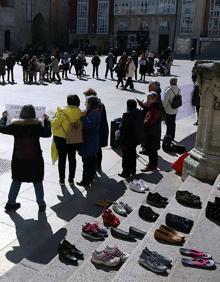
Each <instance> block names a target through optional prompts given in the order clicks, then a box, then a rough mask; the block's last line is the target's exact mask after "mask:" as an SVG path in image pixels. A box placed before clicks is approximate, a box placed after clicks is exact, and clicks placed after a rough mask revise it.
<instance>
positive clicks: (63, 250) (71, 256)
mask: <svg viewBox="0 0 220 282" xmlns="http://www.w3.org/2000/svg"><path fill="white" fill-rule="evenodd" d="M58 253H59V257H60V259H61V260H63V261H65V262H68V263H71V264H74V265H77V264H78V260H83V259H84V255H83V253H82V252H81V251H80V250H79V249H77V248H76V246H75V245H72V244H71V243H70V242H68V241H67V240H65V239H64V240H62V241H61V243H60V244H59V246H58Z"/></svg>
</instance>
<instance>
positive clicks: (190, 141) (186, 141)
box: [178, 132, 196, 151]
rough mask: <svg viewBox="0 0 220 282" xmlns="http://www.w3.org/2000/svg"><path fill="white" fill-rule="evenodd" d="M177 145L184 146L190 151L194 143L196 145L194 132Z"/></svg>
mask: <svg viewBox="0 0 220 282" xmlns="http://www.w3.org/2000/svg"><path fill="white" fill-rule="evenodd" d="M178 143H179V144H181V145H183V146H185V147H186V149H187V151H190V150H192V149H193V148H194V147H195V143H196V132H194V133H192V134H191V135H189V136H187V137H186V138H184V139H183V140H181V141H180V142H178Z"/></svg>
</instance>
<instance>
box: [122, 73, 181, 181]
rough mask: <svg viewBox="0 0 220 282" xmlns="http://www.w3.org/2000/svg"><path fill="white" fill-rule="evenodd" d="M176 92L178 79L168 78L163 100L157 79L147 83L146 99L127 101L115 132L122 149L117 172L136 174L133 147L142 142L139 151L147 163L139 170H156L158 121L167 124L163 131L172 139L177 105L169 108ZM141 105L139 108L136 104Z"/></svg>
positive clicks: (129, 174)
mask: <svg viewBox="0 0 220 282" xmlns="http://www.w3.org/2000/svg"><path fill="white" fill-rule="evenodd" d="M175 95H180V96H181V91H180V89H179V87H178V86H177V79H176V78H172V79H170V85H169V86H168V87H167V88H166V89H165V92H164V100H163V101H162V100H161V88H160V83H159V82H157V81H152V82H150V83H149V94H148V96H147V100H146V101H140V100H133V99H130V100H128V101H127V112H126V113H124V114H123V117H122V122H121V125H120V128H119V132H117V133H116V136H117V138H118V139H119V143H120V146H121V149H122V173H120V174H119V176H121V177H124V178H127V177H130V176H134V175H135V174H136V154H137V152H136V148H137V146H138V145H142V151H141V152H140V153H141V154H144V155H147V156H148V157H149V163H148V165H147V166H146V167H145V168H144V169H142V170H141V171H142V172H147V171H154V170H157V166H158V150H159V149H160V142H161V122H162V121H163V120H164V121H165V123H166V126H167V130H166V135H169V136H170V137H171V140H173V141H174V139H175V130H176V115H177V112H178V108H176V109H173V108H172V101H173V98H174V96H175ZM138 105H139V106H140V109H138V108H137V106H138Z"/></svg>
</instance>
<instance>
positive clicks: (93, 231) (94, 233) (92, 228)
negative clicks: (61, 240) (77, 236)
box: [81, 222, 108, 241]
mask: <svg viewBox="0 0 220 282" xmlns="http://www.w3.org/2000/svg"><path fill="white" fill-rule="evenodd" d="M81 235H82V236H83V237H85V238H87V239H91V240H96V241H103V240H105V237H108V232H107V230H106V229H104V228H101V227H100V226H99V225H98V223H97V222H94V223H85V224H84V225H83V227H82V232H81Z"/></svg>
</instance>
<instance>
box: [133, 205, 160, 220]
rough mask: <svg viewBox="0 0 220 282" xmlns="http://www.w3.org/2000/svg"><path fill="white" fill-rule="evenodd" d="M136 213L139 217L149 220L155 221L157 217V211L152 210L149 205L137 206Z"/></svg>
mask: <svg viewBox="0 0 220 282" xmlns="http://www.w3.org/2000/svg"><path fill="white" fill-rule="evenodd" d="M138 214H139V216H140V218H142V219H143V220H146V221H150V222H155V221H156V220H157V219H158V217H159V214H158V213H156V212H154V211H153V210H152V209H151V208H150V207H146V206H143V205H142V206H141V207H140V208H139V211H138Z"/></svg>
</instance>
